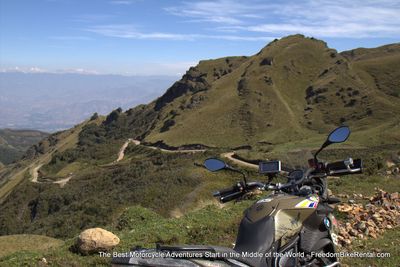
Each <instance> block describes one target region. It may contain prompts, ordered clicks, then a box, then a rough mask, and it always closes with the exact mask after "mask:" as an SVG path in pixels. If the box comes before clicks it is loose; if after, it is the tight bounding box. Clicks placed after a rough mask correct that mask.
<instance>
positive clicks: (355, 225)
mask: <svg viewBox="0 0 400 267" xmlns="http://www.w3.org/2000/svg"><path fill="white" fill-rule="evenodd" d="M355 197H357V198H360V199H368V200H369V203H368V204H366V205H362V204H357V203H355V201H354V200H349V204H341V205H339V206H338V210H339V211H340V212H342V213H345V214H346V217H347V220H346V222H339V235H338V241H339V244H340V245H341V246H344V247H350V246H351V243H352V241H353V240H355V239H357V238H358V239H365V238H367V237H371V238H377V237H378V236H379V235H380V234H382V233H383V232H384V231H385V230H386V229H392V228H394V227H396V226H399V225H400V198H399V193H398V192H395V193H391V194H390V193H388V192H385V191H383V190H380V189H378V190H377V192H376V193H375V195H374V196H373V197H370V198H368V197H364V196H362V195H360V194H359V195H355Z"/></svg>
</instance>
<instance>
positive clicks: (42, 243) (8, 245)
mask: <svg viewBox="0 0 400 267" xmlns="http://www.w3.org/2000/svg"><path fill="white" fill-rule="evenodd" d="M63 243H64V242H63V241H62V240H58V239H54V238H51V237H47V236H40V235H8V236H0V258H2V257H4V256H6V255H10V254H13V253H15V252H21V251H23V250H25V251H32V252H42V251H46V250H48V249H50V248H55V247H59V246H61V245H62V244H63Z"/></svg>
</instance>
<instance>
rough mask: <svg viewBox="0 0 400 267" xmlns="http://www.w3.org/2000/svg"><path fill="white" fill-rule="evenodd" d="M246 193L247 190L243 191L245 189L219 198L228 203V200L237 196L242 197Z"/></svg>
mask: <svg viewBox="0 0 400 267" xmlns="http://www.w3.org/2000/svg"><path fill="white" fill-rule="evenodd" d="M244 193H245V192H243V191H238V192H235V193H232V194H229V195H226V196H223V197H221V198H220V199H219V200H220V201H221V202H222V203H226V202H228V201H231V200H233V199H236V198H239V197H241V196H242V195H244Z"/></svg>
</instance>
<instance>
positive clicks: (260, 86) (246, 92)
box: [145, 36, 400, 146]
mask: <svg viewBox="0 0 400 267" xmlns="http://www.w3.org/2000/svg"><path fill="white" fill-rule="evenodd" d="M399 55H400V53H399V52H396V56H395V57H392V58H391V60H390V61H388V60H387V56H386V55H384V56H383V57H382V58H379V57H378V58H379V64H375V65H374V64H372V63H371V64H372V65H373V66H374V69H375V70H376V73H375V74H374V75H375V76H377V77H379V80H380V83H384V82H386V81H388V80H390V78H391V77H388V76H387V75H386V73H387V72H388V70H389V69H391V68H392V65H393V64H397V65H398V64H399V61H400V58H399ZM265 59H270V60H271V61H272V63H271V64H270V65H268V64H267V65H263V64H262V62H263V60H265ZM220 60H221V59H218V61H220ZM216 61H217V60H216ZM214 64H216V63H215V62H214V61H205V62H200V63H199V65H198V66H196V70H197V71H198V72H200V73H202V75H207V76H206V77H209V76H210V70H211V69H212V68H213V66H214ZM359 64H360V62H359V61H355V59H351V58H347V57H345V56H343V55H341V54H338V53H336V51H334V50H332V49H329V48H327V47H326V45H325V43H323V42H321V41H317V40H312V39H307V38H304V37H302V36H291V37H287V38H283V39H281V40H280V41H278V42H275V43H271V44H270V45H268V46H267V47H265V48H264V49H262V50H261V51H260V53H258V54H256V55H254V56H252V57H248V58H246V59H245V60H244V61H243V62H241V64H240V65H239V66H238V67H236V68H235V69H233V70H232V71H231V72H230V73H228V74H226V75H224V76H222V77H221V78H219V79H216V80H214V81H213V82H211V83H210V86H209V88H208V89H207V90H205V91H200V92H196V93H195V94H193V93H190V92H188V93H186V94H184V95H182V96H180V97H178V98H176V99H175V100H174V101H172V102H170V103H168V104H167V105H166V106H165V107H164V109H163V110H161V113H160V115H159V116H158V117H159V118H160V119H159V120H157V121H156V123H155V125H154V128H153V129H152V130H151V131H150V132H149V134H148V135H147V136H146V138H145V140H146V141H150V142H156V141H159V140H163V141H164V142H165V143H167V144H169V145H176V146H177V145H182V144H190V143H202V144H206V145H210V146H238V145H243V144H255V143H256V142H258V141H267V142H272V143H274V144H280V143H287V142H291V141H295V140H298V139H304V138H309V137H310V136H314V135H315V134H320V133H325V132H327V131H329V129H332V128H333V127H334V126H335V125H339V124H341V123H343V122H344V123H346V124H348V125H350V126H351V127H352V128H353V130H356V131H358V130H363V129H364V130H365V126H366V125H368V126H369V127H370V128H369V129H373V128H375V127H377V126H380V125H384V126H385V127H386V126H389V125H390V126H395V127H397V128H398V125H399V119H400V118H399V114H400V108H399V107H400V99H398V98H396V97H393V96H388V95H387V94H385V93H384V92H382V90H380V89H379V88H378V87H377V85H376V84H375V83H376V81H375V80H374V79H373V78H372V74H370V73H368V72H363V71H360V70H359V67H358V65H359ZM382 65H385V66H386V65H387V67H386V68H385V69H383V71H381V72H379V71H378V70H379V69H380V67H381V66H382ZM396 73H397V72H396ZM385 75H386V76H385ZM397 80H398V79H397ZM193 99H195V100H196V99H200V100H199V101H197V102H196V103H197V104H196V105H194V106H193V105H192V106H191V108H186V107H187V106H188V105H187V103H188V102H190V103H191V102H193V101H194V100H193ZM221 103H223V104H221ZM189 106H190V105H189ZM170 114H173V115H172V116H171V115H170ZM167 119H173V120H174V121H175V125H173V126H171V127H170V129H169V130H168V131H162V130H161V128H162V126H163V125H164V123H165V121H166V120H167ZM194 129H195V130H194ZM226 129H229V131H226ZM288 129H290V130H288ZM363 135H365V132H364V133H363ZM381 135H384V136H385V137H386V138H380V139H381V140H388V141H389V140H390V141H393V139H397V140H399V138H400V136H399V134H398V132H396V131H390V132H387V133H386V132H383V133H381ZM387 137H389V138H387ZM360 141H362V142H363V143H364V144H369V142H370V141H369V140H365V138H363V139H362V140H360Z"/></svg>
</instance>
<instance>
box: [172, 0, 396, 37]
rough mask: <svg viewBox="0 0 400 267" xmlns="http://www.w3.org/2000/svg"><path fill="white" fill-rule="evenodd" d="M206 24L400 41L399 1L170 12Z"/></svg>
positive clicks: (303, 0) (207, 4)
mask: <svg viewBox="0 0 400 267" xmlns="http://www.w3.org/2000/svg"><path fill="white" fill-rule="evenodd" d="M165 10H166V11H167V12H169V13H170V14H173V15H176V16H180V17H187V18H189V19H190V20H189V22H190V21H191V22H199V21H202V22H204V21H207V22H210V23H214V24H216V25H217V26H216V27H215V30H219V31H222V32H235V33H238V32H241V33H242V34H243V33H248V32H253V33H254V32H259V33H267V34H268V35H277V36H283V35H287V34H293V33H303V34H305V35H311V36H319V37H350V38H364V37H392V38H393V37H394V38H398V37H400V1H398V0H382V1H372V0H353V1H345V0H336V1H330V0H319V1H314V0H299V1H286V2H275V3H273V4H268V3H266V2H260V1H246V2H243V1H242V2H239V1H235V0H217V1H213V2H211V1H200V2H193V3H192V2H183V3H182V4H181V5H180V6H174V7H169V8H166V9H165Z"/></svg>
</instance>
